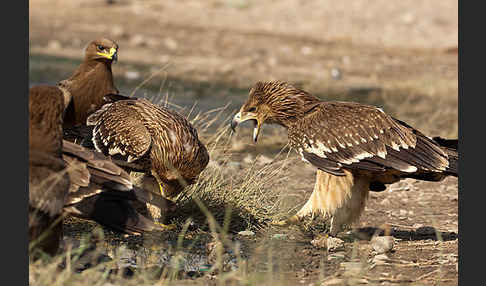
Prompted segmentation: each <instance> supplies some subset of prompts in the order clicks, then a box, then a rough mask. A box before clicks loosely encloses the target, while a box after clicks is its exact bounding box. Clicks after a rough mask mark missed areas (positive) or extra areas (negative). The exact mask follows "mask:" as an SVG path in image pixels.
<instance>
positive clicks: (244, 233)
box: [238, 230, 255, 236]
mask: <svg viewBox="0 0 486 286" xmlns="http://www.w3.org/2000/svg"><path fill="white" fill-rule="evenodd" d="M238 234H239V235H243V236H252V235H255V233H254V232H253V231H251V230H243V231H240V232H238Z"/></svg>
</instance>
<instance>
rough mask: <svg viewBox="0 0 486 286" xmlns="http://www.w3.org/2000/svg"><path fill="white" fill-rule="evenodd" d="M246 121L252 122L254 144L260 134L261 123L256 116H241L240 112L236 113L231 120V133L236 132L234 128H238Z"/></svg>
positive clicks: (251, 114)
mask: <svg viewBox="0 0 486 286" xmlns="http://www.w3.org/2000/svg"><path fill="white" fill-rule="evenodd" d="M247 120H251V121H253V141H254V142H255V143H256V142H257V140H258V134H259V133H260V127H261V123H260V121H259V120H258V118H257V117H256V114H254V113H250V112H245V113H243V115H242V113H241V111H240V112H238V113H236V114H235V116H234V117H233V120H231V129H232V130H233V132H236V126H238V124H240V123H242V122H244V121H247Z"/></svg>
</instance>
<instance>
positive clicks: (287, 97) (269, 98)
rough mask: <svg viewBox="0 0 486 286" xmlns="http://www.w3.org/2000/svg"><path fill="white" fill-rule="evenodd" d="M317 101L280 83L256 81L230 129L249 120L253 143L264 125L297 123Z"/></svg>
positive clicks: (288, 85)
mask: <svg viewBox="0 0 486 286" xmlns="http://www.w3.org/2000/svg"><path fill="white" fill-rule="evenodd" d="M318 102H319V99H318V98H316V97H314V96H312V95H310V94H309V93H307V92H305V91H303V90H301V89H298V88H296V87H293V86H292V85H290V84H288V83H286V82H283V81H268V82H257V83H256V84H255V85H254V86H253V87H252V88H251V90H250V93H249V96H248V100H247V101H246V102H245V104H243V106H242V107H241V108H240V111H239V112H238V113H237V114H236V115H235V116H234V117H233V120H232V121H231V128H232V129H233V131H234V130H235V128H236V126H237V125H238V124H240V123H241V122H244V121H252V122H253V125H254V129H253V141H254V142H256V141H257V139H258V134H259V133H260V128H261V126H262V125H263V123H264V122H266V123H270V124H279V125H282V126H284V127H289V125H290V124H291V123H292V122H294V121H295V120H298V119H299V118H300V117H301V116H302V115H303V114H304V112H305V111H306V110H308V109H309V108H310V107H311V106H314V105H315V103H318Z"/></svg>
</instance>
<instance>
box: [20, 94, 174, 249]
mask: <svg viewBox="0 0 486 286" xmlns="http://www.w3.org/2000/svg"><path fill="white" fill-rule="evenodd" d="M69 95H70V94H69V93H66V92H63V90H61V89H59V88H58V87H55V86H47V85H40V86H34V87H32V88H30V90H29V238H30V242H31V243H32V245H33V246H35V248H39V249H41V250H43V251H44V252H46V253H48V254H51V255H53V254H55V252H56V251H57V248H58V245H59V241H60V239H61V236H62V218H63V215H64V214H65V213H72V214H73V215H76V216H79V217H82V218H85V219H90V220H94V221H96V222H98V223H100V224H102V225H105V226H108V227H110V228H112V229H115V230H118V231H122V232H125V233H130V234H138V233H142V232H145V231H152V230H155V229H160V227H159V226H157V225H156V224H154V223H153V222H152V221H150V220H149V219H147V218H145V217H143V216H142V215H140V214H139V213H137V212H136V211H135V209H134V207H133V206H132V202H133V201H141V202H143V203H147V202H150V203H153V204H157V205H159V206H160V207H161V208H170V207H171V202H169V201H167V200H166V199H164V198H163V197H161V196H154V195H153V194H152V193H151V192H148V191H146V190H144V189H141V188H137V187H134V186H133V185H132V182H131V179H130V176H129V174H128V173H126V172H125V171H124V170H123V169H121V168H120V167H118V166H117V165H115V164H114V163H112V162H111V160H109V159H108V158H107V157H105V156H104V155H103V154H101V153H99V152H96V151H93V150H88V149H86V148H83V147H81V146H79V145H76V144H74V143H71V142H68V141H65V140H63V139H62V136H63V131H62V118H63V111H64V108H65V106H66V105H67V104H68V103H69V100H70V97H69Z"/></svg>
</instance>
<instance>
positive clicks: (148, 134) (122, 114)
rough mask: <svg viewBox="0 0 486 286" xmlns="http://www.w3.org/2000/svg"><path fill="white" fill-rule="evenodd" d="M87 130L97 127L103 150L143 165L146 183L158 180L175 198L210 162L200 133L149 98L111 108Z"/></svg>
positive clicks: (95, 131)
mask: <svg viewBox="0 0 486 286" xmlns="http://www.w3.org/2000/svg"><path fill="white" fill-rule="evenodd" d="M87 125H88V126H93V127H94V128H93V139H92V140H93V143H94V145H95V147H96V149H97V150H99V151H101V152H103V153H104V154H105V155H113V156H114V158H118V159H122V160H126V161H128V162H130V163H134V164H137V165H140V166H141V168H142V170H143V172H144V173H145V174H146V176H145V177H144V178H145V179H150V180H153V179H155V180H156V181H157V184H156V185H159V187H160V189H161V191H162V193H163V195H164V196H165V197H167V198H169V199H172V198H174V197H175V196H177V195H178V194H179V193H180V192H181V191H182V190H183V189H184V187H185V186H186V185H190V184H193V183H194V182H195V180H196V179H197V177H198V176H199V174H200V173H201V172H202V170H204V168H205V167H206V165H207V164H208V161H209V155H208V152H207V150H206V147H205V146H204V144H203V143H201V142H200V141H199V138H198V135H197V131H196V129H195V128H193V126H192V125H191V124H190V123H189V122H188V121H187V120H186V119H185V118H184V117H183V116H181V115H179V114H178V113H176V112H174V111H171V110H169V109H167V108H164V107H161V106H157V105H155V104H153V103H151V102H149V101H148V100H145V99H138V100H122V101H117V102H114V103H110V104H106V105H104V106H103V107H102V108H101V109H100V110H98V111H96V112H95V113H93V114H92V115H91V116H90V117H89V118H88V120H87ZM142 184H143V182H142ZM148 185H151V184H148ZM152 185H153V184H152ZM154 191H157V192H160V191H159V190H154ZM153 216H154V217H155V218H157V217H158V216H159V215H153Z"/></svg>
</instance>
